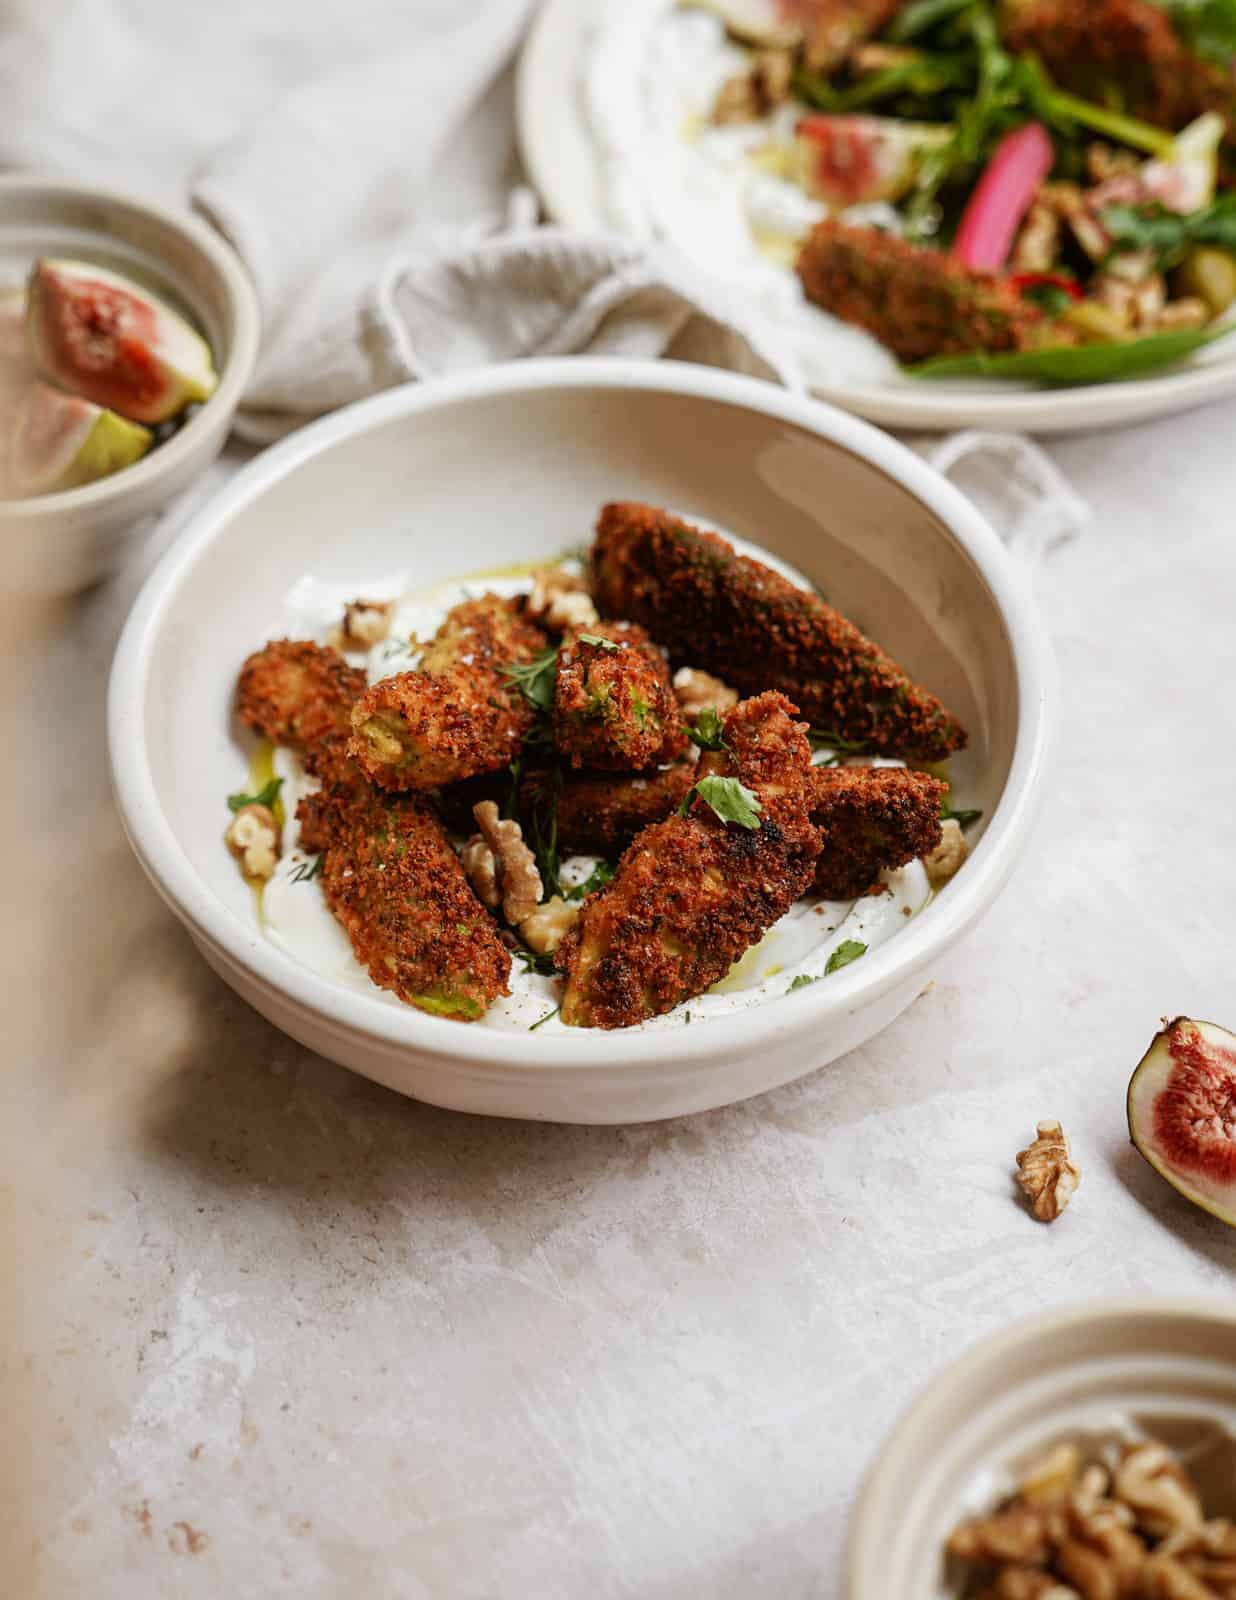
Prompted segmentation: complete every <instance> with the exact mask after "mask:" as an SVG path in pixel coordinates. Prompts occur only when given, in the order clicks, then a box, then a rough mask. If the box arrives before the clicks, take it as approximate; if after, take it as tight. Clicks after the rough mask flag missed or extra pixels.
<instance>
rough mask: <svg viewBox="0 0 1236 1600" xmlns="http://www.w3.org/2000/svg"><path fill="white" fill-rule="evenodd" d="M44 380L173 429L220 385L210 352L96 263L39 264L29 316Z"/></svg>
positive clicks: (150, 298)
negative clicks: (170, 423)
mask: <svg viewBox="0 0 1236 1600" xmlns="http://www.w3.org/2000/svg"><path fill="white" fill-rule="evenodd" d="M26 328H27V333H28V335H29V340H30V349H31V352H32V353H33V356H34V359H35V362H36V363H37V365H38V367H39V370H40V371H41V372H42V373H43V375H44V376H45V377H47V378H49V379H50V380H51V382H52V383H54V384H56V385H57V387H59V388H61V389H66V390H67V391H68V392H69V393H70V394H75V395H80V396H81V398H82V399H83V400H89V401H91V402H92V403H93V404H94V405H96V406H102V407H104V408H105V409H106V410H109V411H114V412H116V413H117V414H118V415H120V416H122V417H128V418H129V420H130V421H132V422H145V423H158V422H167V421H168V420H170V419H171V418H172V417H174V416H177V415H178V414H179V413H180V412H181V411H183V410H184V409H185V407H186V406H188V405H192V404H193V403H194V402H196V401H201V400H208V399H209V398H210V396H211V395H212V394H213V393H214V391H215V388H216V386H217V384H218V381H219V380H218V377H217V375H216V373H215V368H214V361H213V359H212V357H211V353H210V347H209V346H208V345H207V343H206V341H205V340H204V339H203V338H202V336H201V335H200V334H199V333H198V332H197V330H196V329H195V328H191V327H190V326H189V324H188V323H187V322H186V321H185V319H184V318H183V317H182V316H180V315H179V314H178V313H177V312H175V311H173V310H172V309H171V307H170V306H167V305H164V303H163V302H162V301H161V300H159V299H157V298H156V297H155V296H154V295H152V294H151V293H150V292H149V291H148V290H146V289H144V288H143V287H142V286H141V285H140V284H138V283H134V282H133V280H132V279H130V278H125V277H122V276H121V275H120V274H119V273H118V272H109V271H108V270H106V269H105V268H103V267H100V266H96V265H95V263H94V262H90V261H47V260H44V261H37V262H36V263H35V265H34V270H33V272H32V273H31V274H30V283H29V288H28V301H27V310H26Z"/></svg>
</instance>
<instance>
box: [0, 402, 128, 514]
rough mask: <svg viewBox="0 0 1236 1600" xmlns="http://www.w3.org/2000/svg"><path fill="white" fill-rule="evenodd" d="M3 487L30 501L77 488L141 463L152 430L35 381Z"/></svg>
mask: <svg viewBox="0 0 1236 1600" xmlns="http://www.w3.org/2000/svg"><path fill="white" fill-rule="evenodd" d="M11 429H12V431H11V434H10V436H9V439H8V441H7V443H8V451H7V455H8V462H7V472H6V473H5V474H4V479H5V481H4V483H3V484H0V491H3V492H5V493H8V494H11V495H14V496H16V497H18V498H20V499H26V498H28V497H30V496H31V495H36V494H55V493H56V492H57V491H59V490H61V489H77V488H80V487H81V486H82V485H83V484H86V483H94V482H95V481H96V480H97V479H99V478H106V477H109V476H110V475H111V474H112V473H113V472H119V470H120V469H121V467H130V466H132V465H133V463H134V462H135V461H140V460H141V458H142V456H144V455H145V454H146V452H147V450H149V449H150V446H151V443H152V435H151V432H150V430H149V428H143V427H141V426H140V424H138V423H136V422H129V421H127V420H126V419H125V418H124V417H118V416H117V415H116V414H115V412H113V411H106V410H104V409H103V408H102V407H101V406H96V405H92V404H91V403H90V401H89V400H82V399H79V398H78V397H77V396H76V395H71V394H62V393H61V392H60V390H59V389H53V388H52V386H51V385H50V384H47V383H32V384H31V385H30V386H29V388H28V389H27V390H26V392H25V394H24V395H23V397H22V399H21V400H20V401H19V402H18V405H17V408H16V412H15V414H14V417H13V421H12V424H11Z"/></svg>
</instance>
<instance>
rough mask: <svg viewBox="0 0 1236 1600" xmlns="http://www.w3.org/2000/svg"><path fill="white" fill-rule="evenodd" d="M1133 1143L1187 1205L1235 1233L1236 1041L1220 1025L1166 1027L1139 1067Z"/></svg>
mask: <svg viewBox="0 0 1236 1600" xmlns="http://www.w3.org/2000/svg"><path fill="white" fill-rule="evenodd" d="M1127 1111H1128V1119H1129V1137H1130V1138H1131V1139H1132V1141H1133V1144H1134V1145H1135V1146H1136V1148H1137V1150H1138V1152H1139V1153H1140V1154H1141V1155H1142V1156H1144V1157H1145V1159H1146V1160H1147V1161H1148V1162H1149V1163H1150V1165H1151V1166H1152V1167H1153V1168H1154V1169H1155V1171H1156V1172H1157V1173H1158V1174H1159V1175H1160V1177H1162V1178H1165V1179H1166V1180H1167V1182H1168V1183H1170V1184H1171V1186H1172V1188H1173V1189H1175V1190H1176V1191H1177V1192H1178V1193H1179V1194H1182V1195H1183V1196H1184V1198H1185V1199H1186V1200H1189V1201H1191V1202H1192V1203H1193V1204H1194V1205H1196V1206H1200V1207H1201V1208H1202V1209H1203V1210H1204V1211H1209V1212H1210V1213H1211V1215H1212V1216H1215V1217H1218V1218H1219V1220H1220V1221H1221V1222H1225V1223H1227V1225H1228V1226H1229V1227H1236V1034H1232V1033H1230V1032H1229V1031H1228V1030H1227V1029H1226V1028H1221V1027H1220V1026H1219V1025H1218V1024H1217V1023H1214V1022H1198V1021H1194V1020H1193V1019H1192V1018H1191V1017H1176V1018H1174V1019H1173V1020H1172V1021H1171V1022H1165V1025H1164V1027H1163V1029H1162V1030H1161V1031H1160V1032H1159V1033H1157V1034H1155V1036H1154V1038H1153V1040H1152V1041H1151V1044H1150V1048H1149V1049H1148V1050H1147V1051H1146V1054H1145V1055H1144V1056H1143V1057H1142V1059H1141V1061H1140V1062H1139V1063H1138V1065H1137V1069H1136V1071H1135V1072H1134V1074H1133V1077H1132V1079H1131V1080H1130V1083H1129V1093H1128V1101H1127Z"/></svg>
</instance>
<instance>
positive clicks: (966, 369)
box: [902, 324, 1233, 387]
mask: <svg viewBox="0 0 1236 1600" xmlns="http://www.w3.org/2000/svg"><path fill="white" fill-rule="evenodd" d="M1232 331H1233V328H1232V325H1230V324H1224V325H1223V326H1222V327H1218V328H1216V327H1210V328H1177V329H1174V330H1173V331H1171V332H1169V333H1151V334H1148V335H1147V336H1146V338H1144V339H1123V340H1119V341H1115V342H1113V343H1111V344H1077V345H1063V344H1062V345H1046V346H1044V348H1043V349H1041V350H1007V351H1002V352H1000V353H999V354H992V353H991V352H989V351H986V350H975V351H972V352H971V353H970V354H969V355H963V356H936V357H934V358H933V359H932V360H930V361H920V362H919V363H918V364H917V365H915V366H912V367H903V368H902V371H903V372H905V373H906V374H907V376H909V377H911V378H1024V379H1028V380H1029V381H1030V382H1032V383H1041V384H1046V385H1048V386H1049V387H1064V386H1067V385H1070V384H1079V383H1113V382H1115V381H1116V380H1118V379H1120V378H1133V377H1136V376H1137V375H1138V374H1139V373H1143V372H1153V371H1154V370H1155V369H1156V368H1157V367H1166V366H1170V365H1171V363H1172V362H1173V361H1180V360H1181V359H1182V358H1183V357H1184V356H1187V355H1192V353H1193V351H1195V350H1200V349H1201V348H1202V346H1203V345H1207V344H1213V343H1214V341H1215V340H1216V339H1222V338H1224V337H1225V336H1226V335H1227V334H1229V333H1231V332H1232Z"/></svg>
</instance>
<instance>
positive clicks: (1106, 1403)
mask: <svg viewBox="0 0 1236 1600" xmlns="http://www.w3.org/2000/svg"><path fill="white" fill-rule="evenodd" d="M1127 1423H1132V1424H1134V1425H1135V1426H1136V1428H1137V1430H1138V1432H1139V1433H1141V1434H1145V1435H1146V1436H1148V1437H1152V1438H1159V1439H1162V1440H1163V1442H1164V1443H1166V1444H1168V1445H1174V1446H1176V1447H1183V1446H1184V1445H1185V1442H1186V1440H1190V1436H1192V1439H1191V1440H1190V1442H1193V1443H1194V1445H1195V1448H1196V1444H1197V1442H1199V1441H1200V1440H1201V1439H1206V1438H1207V1437H1208V1439H1209V1442H1210V1443H1211V1444H1212V1446H1218V1448H1219V1451H1221V1452H1222V1457H1221V1461H1219V1462H1217V1463H1215V1466H1216V1468H1221V1474H1222V1475H1221V1476H1220V1472H1219V1471H1218V1470H1215V1471H1213V1472H1212V1474H1211V1476H1212V1478H1213V1479H1217V1480H1219V1481H1220V1483H1223V1482H1225V1483H1226V1495H1225V1496H1224V1503H1223V1504H1214V1505H1211V1506H1209V1507H1208V1508H1207V1510H1208V1512H1209V1513H1210V1514H1212V1515H1217V1514H1220V1513H1221V1512H1222V1513H1225V1514H1227V1515H1229V1516H1230V1515H1231V1514H1232V1500H1231V1495H1232V1487H1231V1485H1232V1482H1233V1474H1234V1473H1236V1308H1233V1306H1232V1305H1231V1304H1230V1303H1225V1302H1223V1301H1219V1300H1215V1301H1207V1300H1196V1299H1181V1300H1178V1299H1166V1298H1165V1299H1152V1298H1149V1297H1147V1298H1144V1299H1137V1300H1108V1301H1097V1302H1092V1303H1089V1304H1085V1305H1081V1306H1071V1307H1068V1308H1066V1309H1064V1310H1060V1311H1052V1312H1050V1313H1048V1314H1047V1315H1045V1316H1041V1317H1033V1318H1031V1319H1029V1320H1028V1321H1024V1322H1021V1323H1019V1324H1018V1325H1017V1326H1016V1327H1015V1328H1012V1329H1010V1330H1009V1331H1008V1332H1007V1333H1001V1334H997V1335H995V1336H994V1337H993V1338H990V1339H986V1340H984V1341H983V1342H982V1343H981V1344H978V1345H977V1346H975V1348H974V1349H973V1350H970V1351H969V1352H968V1353H967V1354H966V1355H964V1356H963V1357H962V1358H961V1360H960V1361H958V1362H957V1363H956V1365H955V1366H952V1367H950V1368H949V1369H948V1371H947V1372H945V1373H944V1374H943V1375H942V1376H941V1377H939V1378H937V1379H936V1380H935V1382H934V1383H932V1384H931V1385H930V1387H929V1388H928V1389H927V1391H926V1393H925V1394H924V1395H923V1396H922V1397H921V1399H919V1400H918V1401H917V1402H916V1403H915V1404H914V1405H913V1406H912V1407H911V1409H910V1410H909V1411H908V1412H907V1413H906V1415H905V1416H904V1417H903V1418H902V1420H901V1422H900V1423H898V1425H897V1427H896V1428H895V1429H894V1431H893V1434H892V1436H891V1438H890V1439H889V1441H888V1443H887V1444H886V1445H885V1446H884V1448H883V1450H882V1451H881V1453H880V1456H879V1458H878V1460H877V1461H876V1464H875V1466H874V1467H873V1469H872V1471H871V1473H870V1475H869V1477H868V1479H867V1481H866V1483H865V1484H864V1486H863V1489H862V1492H861V1494H860V1496H859V1499H858V1502H857V1504H856V1506H855V1509H854V1516H853V1519H852V1522H851V1527H850V1543H849V1551H848V1556H847V1573H846V1589H845V1594H846V1600H892V1596H894V1595H896V1596H897V1600H944V1597H945V1596H949V1595H952V1594H954V1593H955V1590H954V1589H952V1588H950V1587H948V1585H947V1583H946V1579H945V1573H944V1564H943V1551H944V1542H945V1540H946V1539H947V1538H948V1535H949V1534H950V1533H951V1531H952V1530H953V1528H955V1527H956V1526H957V1524H958V1523H959V1522H960V1521H961V1520H962V1518H963V1517H965V1516H968V1515H972V1514H974V1513H976V1512H982V1511H983V1510H985V1509H987V1508H988V1507H989V1506H991V1504H992V1502H993V1500H994V1499H996V1498H998V1496H999V1494H1000V1492H1001V1487H1002V1485H1003V1484H1006V1483H1007V1482H1008V1478H1009V1475H1010V1474H1016V1472H1018V1471H1019V1470H1022V1469H1024V1468H1025V1467H1026V1466H1027V1465H1028V1464H1029V1463H1030V1461H1032V1460H1034V1459H1035V1458H1037V1457H1040V1456H1041V1455H1042V1454H1043V1453H1044V1452H1045V1450H1047V1449H1049V1448H1050V1447H1051V1446H1052V1445H1053V1444H1057V1443H1060V1442H1062V1441H1063V1440H1066V1439H1070V1438H1076V1437H1078V1436H1083V1437H1092V1438H1093V1437H1102V1436H1104V1435H1110V1434H1111V1433H1113V1432H1116V1431H1118V1429H1119V1427H1120V1425H1121V1424H1127ZM1199 1481H1200V1480H1199Z"/></svg>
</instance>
